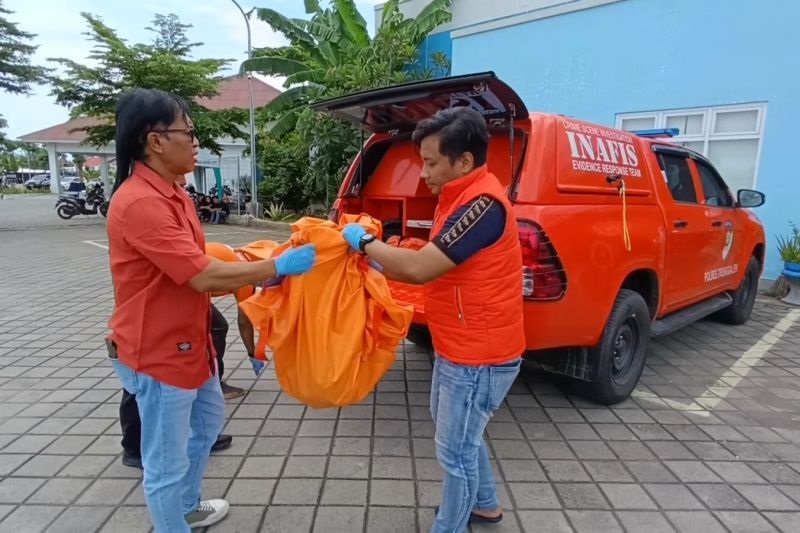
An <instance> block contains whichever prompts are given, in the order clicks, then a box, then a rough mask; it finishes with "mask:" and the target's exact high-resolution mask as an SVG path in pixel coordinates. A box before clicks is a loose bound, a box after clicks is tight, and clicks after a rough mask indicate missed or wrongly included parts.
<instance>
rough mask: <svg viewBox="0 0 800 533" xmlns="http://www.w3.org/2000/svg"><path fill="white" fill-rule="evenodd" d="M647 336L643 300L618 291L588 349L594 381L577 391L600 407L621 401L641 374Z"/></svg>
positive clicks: (648, 328)
mask: <svg viewBox="0 0 800 533" xmlns="http://www.w3.org/2000/svg"><path fill="white" fill-rule="evenodd" d="M649 337H650V311H649V310H648V308H647V303H646V302H645V301H644V298H642V296H641V295H640V294H639V293H638V292H635V291H631V290H628V289H622V290H620V291H619V294H618V295H617V299H616V301H615V302H614V307H613V309H612V310H611V316H609V318H608V322H607V323H606V327H605V329H604V330H603V336H602V337H601V339H600V342H599V343H598V344H597V346H595V347H594V348H592V349H591V350H589V355H590V357H591V358H592V359H593V360H594V361H595V362H596V363H597V374H596V376H595V378H596V379H595V380H594V381H592V382H590V383H586V382H578V383H577V385H578V389H579V392H580V393H582V394H583V395H584V396H586V397H588V398H589V399H590V400H592V401H594V402H597V403H599V404H603V405H611V404H615V403H619V402H621V401H623V400H625V399H626V398H627V397H628V396H630V394H631V392H633V389H634V388H635V387H636V384H637V383H638V382H639V378H640V377H641V375H642V370H643V369H644V362H645V358H646V356H647V344H648V340H649Z"/></svg>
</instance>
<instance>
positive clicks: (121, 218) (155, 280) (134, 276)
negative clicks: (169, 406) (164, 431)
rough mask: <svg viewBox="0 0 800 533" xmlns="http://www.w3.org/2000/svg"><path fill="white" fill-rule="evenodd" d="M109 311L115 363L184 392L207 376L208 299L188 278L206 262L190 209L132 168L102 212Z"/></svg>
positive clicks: (178, 192)
mask: <svg viewBox="0 0 800 533" xmlns="http://www.w3.org/2000/svg"><path fill="white" fill-rule="evenodd" d="M108 249H109V259H110V263H111V279H112V283H113V286H114V297H115V306H114V312H113V313H112V315H111V318H110V320H109V323H108V325H109V327H110V328H111V330H112V334H111V340H113V341H114V343H115V344H116V347H117V353H118V354H119V360H120V361H122V362H123V363H125V364H126V365H127V366H129V367H130V368H132V369H134V370H136V371H137V372H142V373H145V374H148V375H150V376H152V377H153V378H154V379H156V380H158V381H161V382H163V383H166V384H168V385H173V386H175V387H181V388H184V389H196V388H199V387H200V386H201V385H202V384H203V383H204V382H205V381H206V380H208V378H209V377H211V376H212V375H213V373H214V371H215V365H216V362H215V359H214V354H213V347H212V344H211V343H210V341H209V338H210V337H209V335H210V316H211V309H210V300H209V296H208V294H205V293H200V292H197V291H195V290H194V289H192V288H191V287H190V286H189V284H188V281H189V280H190V279H192V278H193V277H194V276H195V275H197V274H199V273H200V272H201V271H202V270H203V269H204V268H206V266H208V264H209V262H210V260H209V258H208V257H207V256H206V255H205V235H204V234H203V227H202V225H201V224H200V220H199V219H198V218H197V213H196V211H195V207H194V204H193V203H192V201H191V200H190V199H189V197H188V195H187V194H186V193H185V192H184V191H183V190H182V189H180V188H179V187H177V186H174V185H169V184H168V183H167V182H166V181H164V180H163V179H162V178H161V177H160V176H159V175H158V174H156V173H155V172H154V171H153V170H151V169H150V168H148V167H147V166H145V165H143V164H141V163H137V164H136V166H135V167H134V170H133V174H132V175H131V176H130V177H129V178H128V179H127V180H126V181H125V183H124V184H123V185H122V186H121V187H120V188H119V190H117V192H116V193H115V194H114V197H113V199H112V201H111V206H110V208H109V211H108Z"/></svg>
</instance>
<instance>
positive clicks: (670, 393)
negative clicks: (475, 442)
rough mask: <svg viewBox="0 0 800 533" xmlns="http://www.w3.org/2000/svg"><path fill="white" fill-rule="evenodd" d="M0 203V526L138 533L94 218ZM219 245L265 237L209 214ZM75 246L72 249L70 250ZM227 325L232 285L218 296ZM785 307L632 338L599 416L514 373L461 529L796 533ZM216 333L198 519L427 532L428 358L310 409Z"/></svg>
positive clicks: (140, 522) (236, 527)
mask: <svg viewBox="0 0 800 533" xmlns="http://www.w3.org/2000/svg"><path fill="white" fill-rule="evenodd" d="M52 204H53V202H52V200H51V198H50V197H44V198H13V199H10V200H9V199H6V200H2V201H0V275H1V276H2V283H0V302H2V308H0V406H1V407H0V531H2V532H14V533H17V532H29V531H31V532H33V531H45V530H46V531H53V532H72V531H75V532H78V531H79V532H81V533H86V532H93V531H109V532H138V531H143V532H146V531H149V530H150V526H149V521H148V517H147V511H146V508H145V507H144V503H143V498H142V488H141V482H140V473H139V471H137V470H132V469H130V468H126V467H124V466H122V465H121V463H120V454H121V449H120V445H119V438H120V431H119V424H118V419H117V414H118V412H117V405H118V404H117V402H118V398H119V384H118V382H117V380H116V378H115V376H114V375H113V373H112V370H111V368H110V366H109V364H108V363H107V361H106V359H105V353H104V350H103V344H102V337H103V335H104V333H105V331H106V320H107V317H108V314H109V311H110V309H111V302H112V296H111V288H110V283H109V276H108V268H107V255H106V250H104V249H103V246H104V244H105V242H104V239H105V235H104V227H103V225H102V221H101V220H97V219H96V218H95V219H94V220H86V219H84V220H82V221H78V222H74V223H71V224H62V223H61V221H59V220H58V219H56V218H55V214H54V213H53V211H52ZM207 232H208V233H209V234H210V237H209V239H217V240H222V241H225V242H228V243H231V244H236V243H242V242H247V241H249V240H253V239H256V238H281V236H280V235H279V234H275V233H269V232H263V231H259V232H253V231H252V230H246V229H242V228H231V227H227V226H219V227H217V226H209V227H208V228H207ZM87 241H88V242H87ZM218 305H219V307H220V308H221V309H223V310H224V312H225V315H226V316H227V317H228V319H229V321H230V322H231V324H232V325H233V324H234V323H235V313H234V311H235V308H234V303H233V301H232V299H231V298H227V299H223V300H219V301H218ZM799 319H800V313H799V312H798V311H795V310H793V309H791V308H788V307H786V306H784V305H783V304H780V303H778V302H775V301H773V300H770V299H766V298H762V299H759V301H758V303H757V305H756V310H755V313H754V316H753V319H752V320H751V322H750V323H748V324H747V325H745V326H740V327H728V326H723V325H720V324H717V323H714V322H711V321H704V322H701V323H699V324H696V325H694V326H691V327H689V328H686V329H684V330H682V331H681V332H678V333H676V334H674V335H672V336H670V337H667V338H664V339H661V340H659V341H657V342H655V343H653V344H652V345H651V348H650V354H649V359H648V364H647V367H646V370H645V374H644V376H643V378H642V382H641V385H640V387H639V388H638V389H637V391H636V392H635V394H634V396H633V397H632V398H631V400H629V401H627V402H625V403H623V404H620V405H617V406H614V407H613V408H605V407H601V406H597V405H594V404H591V403H588V402H586V401H583V400H581V399H579V398H576V397H574V396H572V395H570V394H568V393H567V392H565V391H564V390H563V389H562V388H561V387H560V386H559V385H558V383H557V381H556V380H554V379H553V378H551V377H549V376H547V375H545V374H542V373H540V372H538V371H536V370H535V369H525V370H524V371H523V373H522V375H521V377H520V379H519V380H518V381H517V383H516V384H515V386H514V388H513V390H512V391H511V393H510V395H509V397H508V402H507V405H505V406H504V407H503V408H502V409H501V410H500V411H499V412H498V413H497V416H496V417H495V418H494V420H493V421H492V422H491V424H490V425H489V430H488V433H489V445H490V449H491V452H492V455H493V460H494V466H495V469H496V472H497V477H498V480H499V481H500V483H501V487H500V491H501V499H502V502H503V505H504V506H505V508H506V514H505V516H506V518H505V520H504V521H503V523H502V525H500V526H494V527H482V528H475V529H474V531H496V532H512V531H530V532H534V531H535V532H550V531H554V532H562V531H564V532H569V531H576V532H613V531H627V532H640V531H641V532H646V533H657V532H661V531H679V532H703V533H712V532H717V531H732V532H747V533H751V532H761V531H765V532H766V531H770V532H772V531H783V532H787V533H788V532H797V531H800V512H799V511H800V421H798V418H799V417H800V409H798V407H800V380H799V379H798V376H800V364H799V363H800V342H799V341H800V325H798V324H797V321H798V320H799ZM235 331H236V330H235V328H232V329H231V334H230V337H229V344H230V348H229V352H228V355H227V356H226V360H227V364H226V367H227V368H230V369H231V370H230V374H229V376H228V380H229V381H230V382H231V383H232V384H235V385H238V386H241V387H244V388H245V389H246V390H247V391H248V392H247V395H246V396H245V397H244V398H242V399H240V400H236V401H231V402H228V405H227V408H228V409H227V411H228V424H227V427H226V432H229V433H232V434H233V435H234V436H235V437H234V445H233V447H232V448H231V449H229V450H226V451H224V452H222V453H219V454H217V455H214V456H213V457H212V460H211V463H210V466H209V469H208V473H207V476H206V481H205V494H206V495H207V496H214V497H218V496H225V497H226V498H228V499H229V500H230V501H231V503H232V505H233V507H232V511H231V514H230V516H229V518H227V519H226V520H225V521H224V522H223V523H221V524H220V525H219V526H217V527H215V528H211V530H213V531H225V532H227V531H276V532H307V531H320V532H357V531H369V532H380V533H383V532H391V531H409V532H414V531H427V530H428V528H429V526H430V523H431V520H432V517H433V506H434V505H436V504H437V499H438V494H439V490H440V472H439V467H438V465H437V463H436V460H435V456H434V448H433V442H432V434H433V426H432V424H431V421H430V419H429V418H430V416H429V413H428V408H427V402H428V391H429V387H430V375H431V371H430V365H429V362H428V356H427V354H426V353H424V352H421V351H419V350H418V349H416V347H414V345H410V344H408V345H404V346H402V347H401V349H400V350H399V351H398V354H397V363H396V364H395V366H394V367H393V368H392V370H391V371H390V372H389V373H388V374H387V376H386V377H385V379H384V380H383V381H382V382H381V383H380V385H379V386H378V388H377V391H376V392H375V394H374V395H372V396H370V397H369V398H368V400H367V401H365V402H364V403H363V404H362V405H358V406H353V407H350V408H347V409H342V410H324V411H315V410H311V409H306V408H304V407H303V406H302V405H298V404H297V403H296V402H295V401H294V400H292V399H291V398H289V397H287V396H285V395H283V394H281V392H280V387H279V386H278V383H277V381H276V380H275V377H274V373H272V372H270V371H267V372H266V373H265V375H263V376H262V377H261V378H259V379H258V380H255V379H253V375H252V371H251V370H250V369H249V366H248V365H247V364H246V363H245V362H244V352H243V350H242V348H241V345H240V343H239V341H238V338H237V337H236V336H235V335H234V332H235Z"/></svg>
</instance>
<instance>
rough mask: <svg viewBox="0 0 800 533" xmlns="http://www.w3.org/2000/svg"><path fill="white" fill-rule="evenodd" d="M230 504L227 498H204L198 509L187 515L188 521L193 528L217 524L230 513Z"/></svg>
mask: <svg viewBox="0 0 800 533" xmlns="http://www.w3.org/2000/svg"><path fill="white" fill-rule="evenodd" d="M228 509H230V505H229V504H228V502H226V501H225V500H203V501H201V502H200V505H198V506H197V510H195V511H192V512H191V513H189V514H187V515H186V523H187V524H189V527H190V528H191V529H194V528H197V527H207V526H210V525H211V524H216V523H217V522H219V521H220V520H222V519H223V518H225V516H226V515H227V514H228Z"/></svg>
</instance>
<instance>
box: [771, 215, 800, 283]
mask: <svg viewBox="0 0 800 533" xmlns="http://www.w3.org/2000/svg"><path fill="white" fill-rule="evenodd" d="M789 226H790V227H791V228H792V231H791V234H790V235H789V236H778V237H776V238H777V240H778V253H780V255H781V259H782V260H783V267H784V269H785V270H788V271H790V272H798V273H800V228H798V227H797V226H796V225H795V224H794V223H792V222H789Z"/></svg>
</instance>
